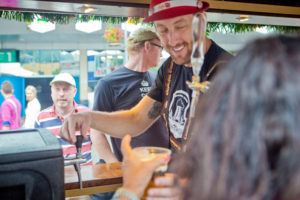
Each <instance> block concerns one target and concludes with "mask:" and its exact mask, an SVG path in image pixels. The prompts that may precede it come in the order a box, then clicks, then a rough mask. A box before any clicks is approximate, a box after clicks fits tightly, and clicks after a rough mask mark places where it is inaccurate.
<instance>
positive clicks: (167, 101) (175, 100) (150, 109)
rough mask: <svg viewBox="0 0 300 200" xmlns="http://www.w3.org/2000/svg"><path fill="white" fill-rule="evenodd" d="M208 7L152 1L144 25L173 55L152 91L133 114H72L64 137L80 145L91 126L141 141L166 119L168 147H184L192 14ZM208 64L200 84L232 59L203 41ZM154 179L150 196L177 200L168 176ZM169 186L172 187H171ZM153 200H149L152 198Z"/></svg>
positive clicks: (192, 1)
mask: <svg viewBox="0 0 300 200" xmlns="http://www.w3.org/2000/svg"><path fill="white" fill-rule="evenodd" d="M208 7H209V4H208V3H207V2H204V1H198V0H189V1H182V0H152V1H151V3H150V12H149V17H147V18H145V20H144V22H153V23H154V26H155V28H156V32H157V34H158V36H159V38H160V41H161V43H162V46H163V47H164V48H165V49H166V50H167V51H168V53H169V54H170V55H171V56H170V58H168V59H167V60H166V61H165V62H164V63H163V64H162V66H161V68H160V69H159V70H158V74H157V77H156V80H155V83H154V85H153V86H152V88H151V90H150V92H149V93H148V94H147V95H146V96H144V97H143V99H142V100H141V101H140V102H139V103H138V104H137V105H136V106H135V107H133V108H131V109H130V110H124V111H117V112H95V111H94V112H85V113H77V114H74V115H70V116H69V117H68V118H67V119H66V120H65V122H64V124H63V126H62V128H61V130H60V136H61V137H62V138H64V139H65V140H67V141H70V142H71V143H74V142H75V141H76V137H75V132H74V130H76V128H77V129H78V130H79V129H80V132H81V134H82V135H83V136H84V138H86V136H85V132H86V130H87V129H88V128H89V127H91V128H93V129H97V130H98V131H102V132H105V133H107V134H109V135H110V136H113V137H118V138H122V137H124V136H125V134H128V133H129V134H130V135H131V136H132V137H135V136H138V135H140V134H141V133H143V132H144V131H145V130H146V129H147V128H149V127H150V126H151V125H152V124H153V123H154V122H155V121H156V120H158V119H159V118H160V117H161V116H163V118H164V121H165V123H166V127H167V128H168V130H169V136H170V144H171V147H172V149H173V150H174V151H178V150H179V151H180V150H181V149H182V148H185V146H184V145H185V144H186V143H187V141H188V139H189V138H190V135H188V133H189V132H188V130H189V127H188V126H189V124H190V123H188V122H189V110H190V106H191V100H192V90H191V89H190V88H189V86H188V85H187V83H186V82H187V81H191V80H192V76H193V69H192V64H191V55H192V51H193V37H192V36H193V29H192V24H193V23H192V22H193V17H194V14H196V13H199V12H204V11H205V10H206V9H208ZM203 53H204V54H205V56H204V62H203V65H202V68H201V70H200V72H199V74H198V75H199V76H200V80H201V81H204V80H211V78H212V76H213V75H214V74H215V71H216V67H215V66H219V65H218V63H219V62H220V61H219V58H220V57H221V56H224V55H225V54H226V55H228V56H229V54H228V53H227V52H226V51H225V50H224V49H222V48H221V47H220V46H218V45H217V44H216V43H215V42H213V41H212V40H211V39H209V38H207V37H205V39H204V44H203ZM164 178H165V179H164V180H162V179H163V177H161V178H160V179H159V180H158V181H156V179H155V180H154V183H155V184H156V186H164V188H163V189H162V188H161V187H156V188H150V189H149V190H148V196H149V195H151V196H154V197H155V196H157V195H161V196H164V195H165V196H169V195H170V194H171V195H176V192H174V191H173V190H174V188H173V180H172V178H170V177H164ZM167 187H170V188H167ZM149 197H150V196H149Z"/></svg>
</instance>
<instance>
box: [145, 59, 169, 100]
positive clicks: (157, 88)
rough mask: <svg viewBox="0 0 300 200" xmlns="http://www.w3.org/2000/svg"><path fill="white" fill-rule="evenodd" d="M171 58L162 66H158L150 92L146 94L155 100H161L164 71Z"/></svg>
mask: <svg viewBox="0 0 300 200" xmlns="http://www.w3.org/2000/svg"><path fill="white" fill-rule="evenodd" d="M170 59H171V58H169V59H167V60H166V61H165V62H164V63H163V64H162V66H161V67H160V68H159V70H158V72H157V76H156V79H155V82H154V84H153V85H152V87H151V90H150V92H149V93H148V96H149V97H150V98H152V99H154V100H156V101H159V102H163V96H164V81H165V74H166V73H165V71H166V70H167V68H168V65H169V63H170V61H171V60H170Z"/></svg>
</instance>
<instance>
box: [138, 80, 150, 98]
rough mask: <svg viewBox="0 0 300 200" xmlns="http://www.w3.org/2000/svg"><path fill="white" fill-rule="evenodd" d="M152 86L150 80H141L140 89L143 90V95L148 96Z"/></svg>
mask: <svg viewBox="0 0 300 200" xmlns="http://www.w3.org/2000/svg"><path fill="white" fill-rule="evenodd" d="M150 89H151V86H150V84H149V83H148V81H145V80H143V81H142V82H141V87H140V91H141V96H142V97H144V96H146V94H147V93H148V92H149V91H150Z"/></svg>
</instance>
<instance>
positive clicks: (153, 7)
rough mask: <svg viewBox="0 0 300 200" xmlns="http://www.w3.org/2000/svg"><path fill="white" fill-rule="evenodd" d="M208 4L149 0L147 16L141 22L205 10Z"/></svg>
mask: <svg viewBox="0 0 300 200" xmlns="http://www.w3.org/2000/svg"><path fill="white" fill-rule="evenodd" d="M208 7H209V4H208V3H207V2H205V1H200V0H151V3H150V9H149V16H148V17H146V18H145V19H144V21H143V22H153V21H156V20H161V19H169V18H173V17H178V16H181V15H187V14H193V13H197V12H202V11H205V10H207V9H208Z"/></svg>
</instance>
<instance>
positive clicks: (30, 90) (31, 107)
mask: <svg viewBox="0 0 300 200" xmlns="http://www.w3.org/2000/svg"><path fill="white" fill-rule="evenodd" d="M25 96H26V100H27V101H28V103H27V107H26V110H25V122H24V125H23V126H24V128H34V122H35V119H36V117H37V115H38V114H39V112H40V111H41V104H40V102H39V100H38V99H37V97H36V96H37V93H36V88H35V87H34V86H32V85H28V86H27V87H26V88H25Z"/></svg>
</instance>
